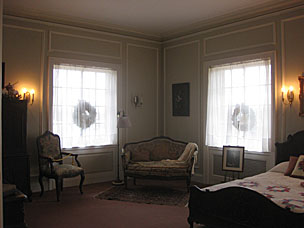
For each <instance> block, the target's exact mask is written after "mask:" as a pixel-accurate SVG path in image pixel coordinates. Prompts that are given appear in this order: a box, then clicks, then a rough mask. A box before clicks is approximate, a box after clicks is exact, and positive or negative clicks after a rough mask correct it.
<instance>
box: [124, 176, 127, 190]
mask: <svg viewBox="0 0 304 228" xmlns="http://www.w3.org/2000/svg"><path fill="white" fill-rule="evenodd" d="M124 182H125V189H127V188H128V177H127V175H124Z"/></svg>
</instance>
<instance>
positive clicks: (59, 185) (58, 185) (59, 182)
mask: <svg viewBox="0 0 304 228" xmlns="http://www.w3.org/2000/svg"><path fill="white" fill-rule="evenodd" d="M55 182H56V195H57V201H58V202H59V201H60V192H61V190H60V189H61V182H62V179H61V178H55Z"/></svg>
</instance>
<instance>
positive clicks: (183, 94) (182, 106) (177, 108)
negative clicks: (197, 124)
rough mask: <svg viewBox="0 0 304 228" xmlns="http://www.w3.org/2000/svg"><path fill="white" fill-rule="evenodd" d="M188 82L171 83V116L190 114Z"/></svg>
mask: <svg viewBox="0 0 304 228" xmlns="http://www.w3.org/2000/svg"><path fill="white" fill-rule="evenodd" d="M189 99H190V83H189V82H187V83H178V84H172V106H173V107H172V112H173V116H189V115H190V104H189Z"/></svg>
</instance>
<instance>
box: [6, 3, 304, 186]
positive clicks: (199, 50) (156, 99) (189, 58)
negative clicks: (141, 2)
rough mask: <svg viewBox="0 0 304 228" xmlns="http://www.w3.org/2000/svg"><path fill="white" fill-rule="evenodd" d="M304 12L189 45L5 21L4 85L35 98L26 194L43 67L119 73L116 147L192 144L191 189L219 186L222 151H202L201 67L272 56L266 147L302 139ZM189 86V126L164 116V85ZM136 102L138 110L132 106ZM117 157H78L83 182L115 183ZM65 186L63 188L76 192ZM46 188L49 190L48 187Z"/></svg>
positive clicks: (255, 158)
mask: <svg viewBox="0 0 304 228" xmlns="http://www.w3.org/2000/svg"><path fill="white" fill-rule="evenodd" d="M303 23H304V12H303V7H297V8H291V9H288V10H285V11H281V12H277V13H273V14H269V15H264V16H260V17H256V18H252V19H250V20H244V21H238V22H235V23H232V24H228V25H225V26H221V27H215V28H213V29H208V30H204V31H200V32H197V33H194V34H191V35H187V36H183V37H178V38H174V39H171V40H168V41H165V42H162V43H160V42H155V41H149V40H145V39H139V38H134V37H130V36H125V35H117V34H111V33H105V32H99V31H96V30H90V29H82V28H78V27H73V26H63V25H59V24H55V23H44V22H42V21H38V20H29V19H24V18H19V17H12V16H4V28H3V45H4V48H3V61H4V62H5V63H6V82H12V83H14V82H18V83H17V84H16V89H17V90H19V91H20V89H21V88H22V87H29V88H34V89H35V91H36V95H35V102H34V104H33V105H29V106H28V146H27V147H28V153H29V154H30V157H31V161H30V162H31V176H32V189H33V190H34V191H36V190H39V189H40V188H39V186H38V185H37V183H38V182H37V175H38V164H37V149H36V146H35V139H36V137H37V136H38V135H39V134H41V133H43V132H44V131H45V130H46V129H48V121H49V119H48V83H47V81H48V64H49V59H50V58H72V59H78V60H87V61H96V62H104V63H110V64H117V65H118V66H120V68H121V81H120V82H119V88H121V96H120V98H119V101H118V104H119V109H120V110H125V111H126V112H127V114H128V115H129V117H130V119H131V122H132V127H131V128H129V129H122V131H121V133H122V134H121V137H120V145H123V144H124V143H125V142H130V141H137V140H142V139H146V138H150V137H153V136H157V135H167V136H169V137H172V138H175V139H179V140H183V141H193V142H196V143H197V144H198V145H199V148H200V151H199V157H198V163H197V164H196V169H195V171H196V172H195V175H194V180H196V181H199V182H204V183H216V182H220V181H222V180H223V175H224V173H223V172H222V171H221V149H217V148H208V147H206V146H205V125H206V105H207V104H206V101H207V70H208V66H209V65H212V64H215V63H223V62H225V61H228V60H234V61H237V60H242V59H246V58H250V57H252V56H261V55H263V56H270V57H271V58H272V61H273V66H274V75H273V76H274V77H273V91H274V93H273V95H274V97H273V105H274V110H275V112H274V114H273V117H274V118H273V119H274V121H273V144H274V142H276V141H283V140H284V139H286V137H287V135H288V134H292V133H295V132H296V131H299V130H302V129H303V127H304V123H303V118H300V117H299V116H298V112H299V100H298V93H299V91H298V87H299V86H298V79H297V77H298V76H299V75H300V74H301V73H302V71H304V69H303V64H301V63H302V60H303V53H304V52H303V51H304V44H303V42H301V41H302V40H303V29H302V28H303ZM184 82H189V83H190V116H187V117H180V116H179V117H177V116H174V117H173V116H172V84H174V83H184ZM282 85H286V86H289V85H293V87H294V88H296V91H295V101H294V103H293V104H292V105H291V106H290V107H289V105H282V103H281V91H280V88H281V87H282ZM134 96H139V98H140V102H141V104H140V105H138V106H137V107H136V106H135V105H134V104H133V103H132V98H133V97H134ZM116 149H117V148H116V147H115V146H108V147H102V148H95V149H89V150H86V151H84V153H85V155H82V156H80V161H81V163H82V164H83V166H84V168H85V170H86V182H85V184H87V183H94V182H100V181H107V180H112V179H114V176H115V167H116V163H115V161H116V160H115V159H116ZM274 151H275V148H274V146H273V148H272V149H271V153H256V152H250V153H246V156H245V172H244V174H243V175H244V176H247V175H252V174H256V173H259V172H263V171H265V170H267V169H269V168H270V167H272V166H273V165H274V159H275V156H274ZM77 182H78V179H77V180H73V181H72V182H70V183H67V185H72V184H76V183H77ZM50 187H52V186H50Z"/></svg>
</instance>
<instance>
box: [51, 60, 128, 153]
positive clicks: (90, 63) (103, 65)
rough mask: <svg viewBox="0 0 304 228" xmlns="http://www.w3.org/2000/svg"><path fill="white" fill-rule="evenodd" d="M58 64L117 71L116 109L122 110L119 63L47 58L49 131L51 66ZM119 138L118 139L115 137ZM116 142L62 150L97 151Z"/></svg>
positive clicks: (112, 145)
mask: <svg viewBox="0 0 304 228" xmlns="http://www.w3.org/2000/svg"><path fill="white" fill-rule="evenodd" d="M56 64H57V65H59V64H75V65H83V66H87V67H100V68H110V69H111V70H114V71H116V72H117V111H119V110H123V108H122V76H121V65H120V64H112V63H103V62H95V61H86V60H77V59H66V58H56V57H51V58H49V64H48V66H49V67H48V69H49V77H48V92H47V94H48V104H47V107H48V111H47V116H48V120H47V124H48V129H49V130H50V131H52V130H53V124H52V120H53V66H54V65H56ZM117 140H119V139H117ZM116 145H117V144H110V145H99V146H86V147H81V148H79V147H73V148H65V149H64V151H81V152H82V153H84V154H85V153H92V152H93V153H95V152H99V151H100V150H99V149H104V148H111V147H114V146H116Z"/></svg>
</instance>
